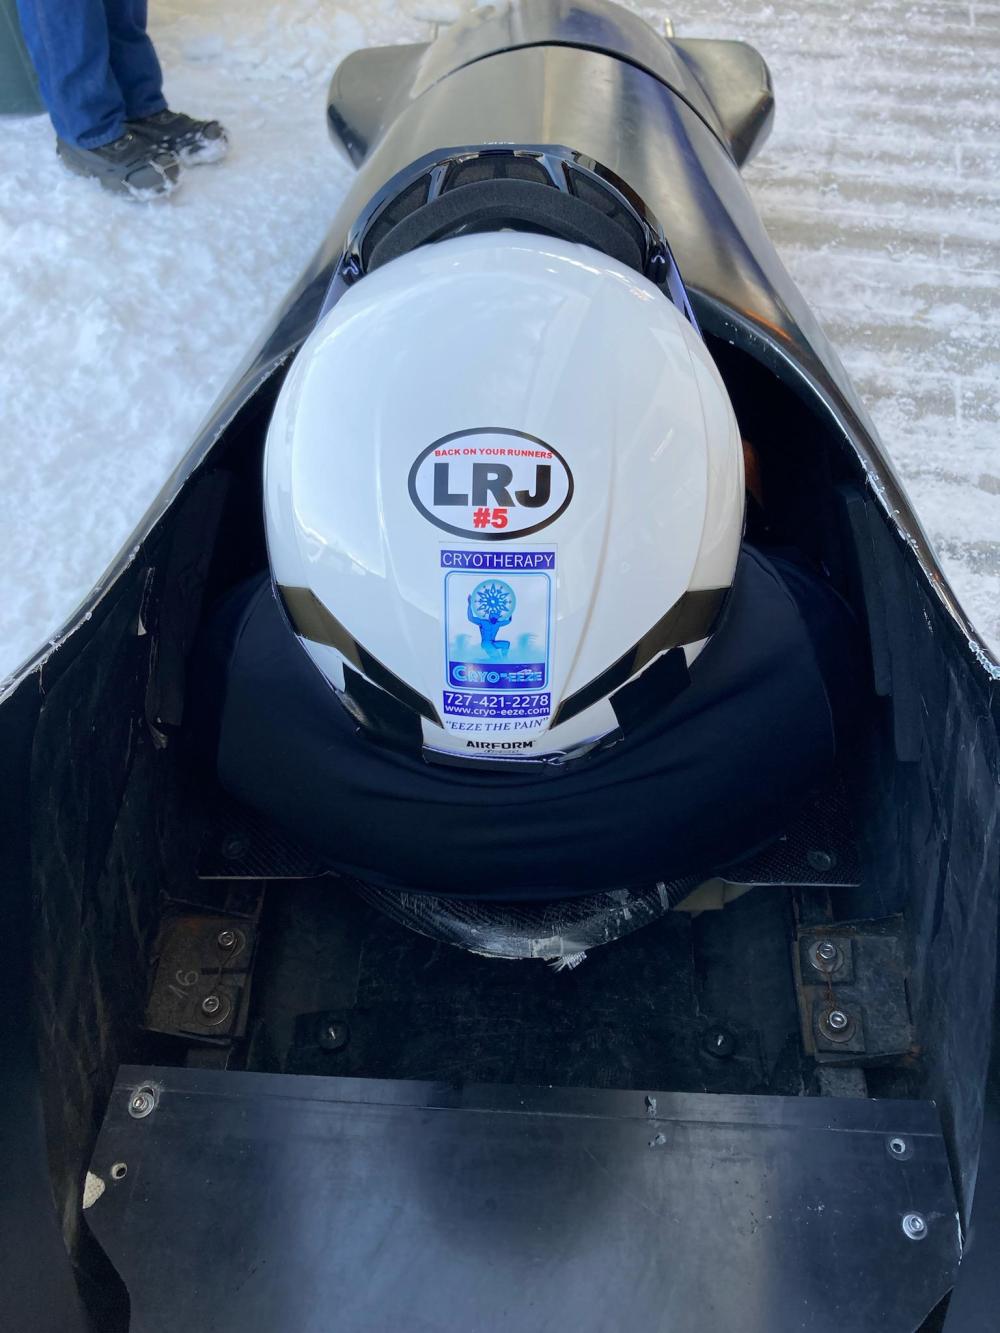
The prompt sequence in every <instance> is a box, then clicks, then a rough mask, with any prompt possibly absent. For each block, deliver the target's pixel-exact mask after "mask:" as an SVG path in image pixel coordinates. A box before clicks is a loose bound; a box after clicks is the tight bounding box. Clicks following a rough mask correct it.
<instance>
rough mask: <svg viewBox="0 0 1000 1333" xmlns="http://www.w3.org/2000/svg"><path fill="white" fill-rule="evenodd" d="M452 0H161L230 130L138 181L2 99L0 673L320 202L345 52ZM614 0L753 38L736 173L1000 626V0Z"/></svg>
mask: <svg viewBox="0 0 1000 1333" xmlns="http://www.w3.org/2000/svg"><path fill="white" fill-rule="evenodd" d="M466 7H469V5H468V4H463V3H460V2H459V0H450V2H449V0H397V2H396V3H393V2H392V0H345V2H344V3H339V4H337V3H332V2H331V0H280V3H278V0H270V2H267V0H210V3H205V2H204V0H197V2H196V0H159V2H158V3H157V4H156V5H154V6H152V24H151V30H152V34H153V37H154V40H155V41H156V45H157V48H158V50H159V53H160V57H161V61H162V63H163V66H164V69H165V72H166V91H167V96H168V98H169V101H170V103H171V105H173V106H176V107H178V108H180V109H182V110H184V111H187V112H189V113H192V114H195V115H211V116H218V117H219V118H220V119H221V120H223V122H224V123H225V124H226V125H227V126H228V127H229V129H230V133H231V137H232V143H233V147H232V150H231V153H230V156H229V158H228V159H227V160H226V161H225V162H224V163H222V164H221V165H219V166H206V167H201V168H196V169H194V170H191V171H189V172H188V173H187V176H186V178H185V180H184V183H183V187H182V189H181V190H179V191H178V193H177V194H176V195H175V196H174V197H173V199H171V200H170V201H169V202H167V203H165V204H161V205H157V206H145V207H144V206H138V205H135V204H129V203H128V202H126V201H124V200H118V199H115V198H113V197H111V196H108V195H105V194H104V193H103V192H102V191H101V190H100V188H99V187H98V186H97V185H96V184H93V185H92V184H90V183H89V182H86V181H80V180H78V179H76V178H74V177H71V176H69V175H68V174H67V173H65V171H64V170H63V168H62V167H61V166H60V165H59V163H58V162H57V160H56V157H55V153H54V150H53V139H52V132H51V130H50V128H49V125H48V122H47V120H45V119H41V118H39V119H32V120H10V119H5V120H4V119H0V182H2V186H0V335H2V345H3V370H2V373H0V384H2V391H0V450H2V454H0V457H2V486H0V543H2V544H0V557H2V558H0V580H2V583H0V676H3V675H5V674H7V673H8V672H10V671H12V670H13V669H15V668H16V667H17V665H18V664H19V663H20V662H21V661H22V660H23V659H24V658H26V657H27V656H28V655H29V654H31V653H33V652H34V651H35V650H36V649H37V648H39V647H40V646H42V645H43V644H44V643H45V642H46V641H47V640H48V639H49V638H50V637H52V636H53V635H54V634H55V632H56V631H57V629H58V628H59V626H60V625H61V623H62V622H63V621H64V620H65V619H66V618H67V617H68V616H69V614H70V613H71V612H72V611H73V609H74V607H75V606H76V604H77V603H78V602H79V601H80V599H81V598H82V597H83V596H84V595H85V594H86V592H87V591H88V589H90V588H91V587H92V585H93V584H94V583H95V582H96V581H97V579H98V578H99V577H100V575H101V574H102V572H103V571H104V569H105V568H106V566H107V565H108V563H109V562H110V561H111V560H112V559H113V558H114V556H115V554H116V553H117V551H118V549H119V548H120V547H121V546H122V544H123V543H124V542H125V541H126V539H127V538H128V536H129V534H130V532H131V531H132V529H133V528H134V527H135V525H136V524H137V523H138V522H139V520H140V519H141V517H142V515H143V512H144V511H145V509H146V508H147V506H148V505H149V504H150V503H151V501H152V500H153V498H154V497H155V495H156V493H157V491H158V490H159V489H160V487H161V486H162V485H163V483H164V481H165V480H166V478H167V477H168V475H169V473H170V472H171V470H172V469H173V467H174V466H175V465H176V464H177V463H178V461H179V460H180V459H181V457H182V455H183V454H184V451H185V449H186V448H187V446H188V445H189V444H190V442H191V440H192V438H193V436H194V434H195V431H196V430H197V428H198V425H199V423H200V421H201V419H202V417H203V416H204V415H205V413H206V412H207V410H208V408H209V406H210V405H211V403H212V401H213V399H214V398H215V396H216V394H217V393H218V392H219V391H220V389H221V388H222V386H223V384H224V383H225V381H226V379H227V378H228V376H229V375H230V374H231V372H232V371H233V370H234V369H235V367H236V364H237V363H238V362H239V361H240V359H241V358H242V356H243V354H244V353H245V352H246V351H247V350H249V348H250V346H251V344H252V343H253V341H254V340H255V338H256V336H257V334H258V333H259V332H260V331H261V330H262V329H263V327H264V325H265V324H266V323H267V321H268V320H269V317H270V315H271V313H272V312H273V311H274V309H275V307H276V306H277V304H278V302H279V301H280V299H281V297H282V296H283V294H284V293H285V292H286V290H287V289H288V287H289V286H290V285H291V283H292V282H293V281H294V279H295V277H296V276H297V274H298V272H299V270H300V269H301V268H302V267H303V265H304V264H305V262H306V260H307V259H308V257H309V255H310V253H311V251H312V250H313V248H314V246H315V245H316V244H317V243H318V242H319V240H320V239H321V237H322V235H323V233H324V232H325V230H326V227H327V224H328V222H329V220H330V218H331V217H332V215H333V212H334V210H335V208H336V206H337V204H338V202H339V200H340V198H341V197H342V195H343V193H344V191H345V188H346V186H347V183H348V179H349V174H350V173H349V168H348V167H347V166H346V165H344V164H343V163H342V162H341V159H340V158H339V157H338V156H337V154H336V153H335V152H334V151H333V149H332V147H331V145H330V143H329V141H328V139H327V136H326V128H325V124H324V115H323V107H324V97H325V90H326V84H327V81H328V79H329V76H330V73H331V71H332V70H333V67H334V65H335V64H336V62H337V61H338V60H339V59H340V58H341V57H342V56H343V55H345V54H347V53H348V52H349V51H351V50H353V49H355V48H356V47H358V46H361V45H365V44H373V43H379V44H381V43H389V42H404V41H418V40H425V39H426V38H427V37H428V36H429V35H430V32H431V27H430V25H431V24H432V23H435V22H447V21H448V20H450V19H452V18H454V17H456V16H457V15H458V14H459V13H460V12H461V11H462V10H463V9H464V8H466ZM633 7H634V8H636V9H637V10H639V12H641V13H643V14H644V15H645V16H647V17H648V18H652V19H654V20H656V21H662V18H663V16H664V15H665V14H666V13H668V12H670V13H672V17H673V19H674V24H675V28H676V31H677V33H678V35H683V36H707V37H739V38H743V39H745V40H747V41H749V42H751V43H753V45H755V46H757V47H758V48H759V49H760V50H761V51H762V52H763V53H764V55H765V57H766V58H767V60H768V62H769V64H770V66H771V70H772V73H773V75H774V82H775V87H776V90H777V98H778V115H777V121H776V125H775V130H774V133H773V135H772V137H771V140H770V142H769V143H768V144H767V146H766V147H765V149H764V152H763V155H762V157H761V158H760V159H759V160H758V161H757V162H755V163H754V164H753V165H752V166H751V167H750V168H749V171H748V175H747V180H748V184H749V186H750V189H751V191H752V193H753V195H754V197H755V199H756V201H757V205H758V207H759V209H760V211H761V214H762V216H763V219H764V222H765V225H766V226H767V228H768V230H769V231H770V233H771V235H772V236H773V238H774V240H775V242H776V243H777V246H778V249H779V251H780V252H781V254H782V256H783V258H784V260H785V262H786V264H787V265H788V267H789V269H790V270H791V272H792V275H793V277H794V278H795V280H796V281H797V282H798V284H799V286H800V287H801V288H802V291H803V293H804V295H805V297H806V299H807V300H808V301H809V302H810V304H811V305H812V306H813V308H814V310H815V311H816V312H817V314H818V315H819V317H820V319H821V320H822V322H823V323H824V324H825V326H826V328H827V330H828V332H829V333H830V335H831V336H832V338H833V341H834V343H835V344H836V346H837V348H838V349H839V351H840V353H841V356H842V357H843V360H844V362H845V363H846V365H847V369H848V371H849V372H850V373H851V374H852V376H853V377H854V379H855V382H856V384H857V385H858V388H859V390H860V392H861V394H862V396H863V398H864V399H865V401H866V403H867V404H868V406H869V408H870V410H871V412H872V414H873V416H874V419H875V422H876V424H877V426H878V427H879V430H880V431H881V433H882V436H883V438H884V440H885V441H886V444H887V445H888V448H889V451H890V453H891V455H892V457H893V459H894V461H895V464H896V467H897V469H898V470H899V472H900V473H901V475H902V477H903V479H904V481H905V482H906V485H907V487H908V489H909V491H910V494H911V496H912V497H913V500H914V502H915V505H916V509H917V512H918V513H919V515H920V517H921V519H922V521H923V523H924V525H925V527H926V528H927V530H928V532H929V534H930V536H931V538H932V540H933V541H934V542H935V543H936V545H937V548H938V550H939V551H940V553H941V555H942V557H943V559H944V563H945V567H946V569H947V570H948V573H949V576H950V578H951V580H952V582H953V584H954V586H955V589H956V591H957V593H958V596H959V598H960V599H961V601H962V602H963V604H964V605H965V607H966V609H967V611H968V612H969V614H970V615H971V617H972V619H973V620H974V621H975V623H976V624H977V625H978V626H979V628H980V629H981V631H982V632H983V634H984V636H985V637H986V639H987V640H988V642H989V643H990V644H991V645H992V647H993V648H994V650H995V651H998V652H1000V424H998V423H1000V302H998V297H997V289H998V283H1000V146H998V144H1000V3H984V4H964V3H937V4H933V3H918V4H904V3H898V2H896V0H842V2H839V3H838V2H836V0H810V3H800V4H797V5H760V4H757V3H754V2H753V0H689V2H688V3H687V4H686V5H685V7H684V9H683V10H681V9H680V8H676V7H674V6H673V5H669V6H668V5H663V6H658V5H652V4H638V3H636V4H634V5H633ZM387 388H388V386H387Z"/></svg>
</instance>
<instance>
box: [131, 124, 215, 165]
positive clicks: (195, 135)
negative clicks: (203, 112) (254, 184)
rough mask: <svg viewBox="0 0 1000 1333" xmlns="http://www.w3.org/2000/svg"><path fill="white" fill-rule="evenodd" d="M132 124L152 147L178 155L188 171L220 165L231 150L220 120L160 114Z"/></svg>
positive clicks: (137, 132) (132, 127)
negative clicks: (209, 164) (199, 165)
mask: <svg viewBox="0 0 1000 1333" xmlns="http://www.w3.org/2000/svg"><path fill="white" fill-rule="evenodd" d="M128 124H129V128H130V129H132V130H134V131H135V133H136V134H141V135H142V136H143V137H144V138H145V139H147V140H148V142H149V143H151V144H154V145H155V146H156V147H157V148H162V149H163V150H164V151H165V152H168V153H174V154H176V156H177V157H178V158H179V159H180V161H181V162H183V163H184V165H185V166H186V167H193V166H197V165H198V164H199V163H202V162H218V160H219V159H220V158H221V157H225V155H226V150H227V149H228V147H229V140H228V139H227V138H226V131H225V130H224V129H223V128H222V126H221V125H220V124H219V122H218V121H217V120H194V119H193V118H192V117H191V116H185V115H184V113H183V112H182V111H157V112H156V114H155V115H152V116H143V118H142V120H130V121H129V122H128Z"/></svg>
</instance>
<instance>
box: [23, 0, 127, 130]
mask: <svg viewBox="0 0 1000 1333" xmlns="http://www.w3.org/2000/svg"><path fill="white" fill-rule="evenodd" d="M18 11H19V13H20V15H21V28H22V30H23V32H24V41H25V45H26V46H27V48H28V51H29V53H30V55H31V59H32V61H33V63H34V66H35V69H36V71H37V73H38V84H39V87H40V89H41V93H42V98H43V100H44V102H45V105H46V108H47V109H48V113H49V116H50V117H51V118H52V124H53V125H54V126H55V129H56V134H58V135H59V137H60V138H61V139H66V140H68V141H69V142H70V143H73V144H77V145H78V146H79V147H80V148H99V147H100V146H101V145H102V144H106V143H111V142H112V141H113V140H114V139H117V138H118V137H119V135H121V134H122V132H123V131H124V127H125V124H124V122H125V102H124V99H123V97H122V91H121V88H119V86H118V83H117V81H116V79H115V76H114V74H113V73H112V71H111V64H110V46H109V38H108V21H107V17H106V15H105V12H104V0H18Z"/></svg>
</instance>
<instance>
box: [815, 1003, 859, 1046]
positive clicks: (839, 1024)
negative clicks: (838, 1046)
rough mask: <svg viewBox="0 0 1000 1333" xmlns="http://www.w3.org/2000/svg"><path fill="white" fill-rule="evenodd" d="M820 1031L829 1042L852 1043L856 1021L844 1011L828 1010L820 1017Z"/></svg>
mask: <svg viewBox="0 0 1000 1333" xmlns="http://www.w3.org/2000/svg"><path fill="white" fill-rule="evenodd" d="M819 1030H820V1032H821V1033H822V1034H823V1036H824V1037H826V1039H827V1041H850V1040H851V1038H852V1037H853V1036H854V1032H855V1023H854V1019H853V1018H852V1017H851V1016H850V1014H846V1013H844V1011H843V1009H828V1010H827V1011H826V1013H824V1014H821V1015H820V1020H819Z"/></svg>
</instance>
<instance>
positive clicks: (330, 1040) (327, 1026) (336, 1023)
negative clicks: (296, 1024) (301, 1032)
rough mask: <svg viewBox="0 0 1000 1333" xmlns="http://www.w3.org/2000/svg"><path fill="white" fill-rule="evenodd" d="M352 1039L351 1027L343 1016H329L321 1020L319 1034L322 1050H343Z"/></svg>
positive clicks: (318, 1038)
mask: <svg viewBox="0 0 1000 1333" xmlns="http://www.w3.org/2000/svg"><path fill="white" fill-rule="evenodd" d="M350 1039H351V1029H350V1028H349V1027H348V1026H347V1024H346V1023H345V1022H344V1020H343V1019H342V1018H327V1019H323V1020H322V1021H321V1022H320V1025H319V1032H318V1034H317V1041H318V1044H319V1047H320V1050H323V1051H342V1050H343V1049H344V1047H345V1046H346V1045H347V1043H348V1042H349V1041H350Z"/></svg>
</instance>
